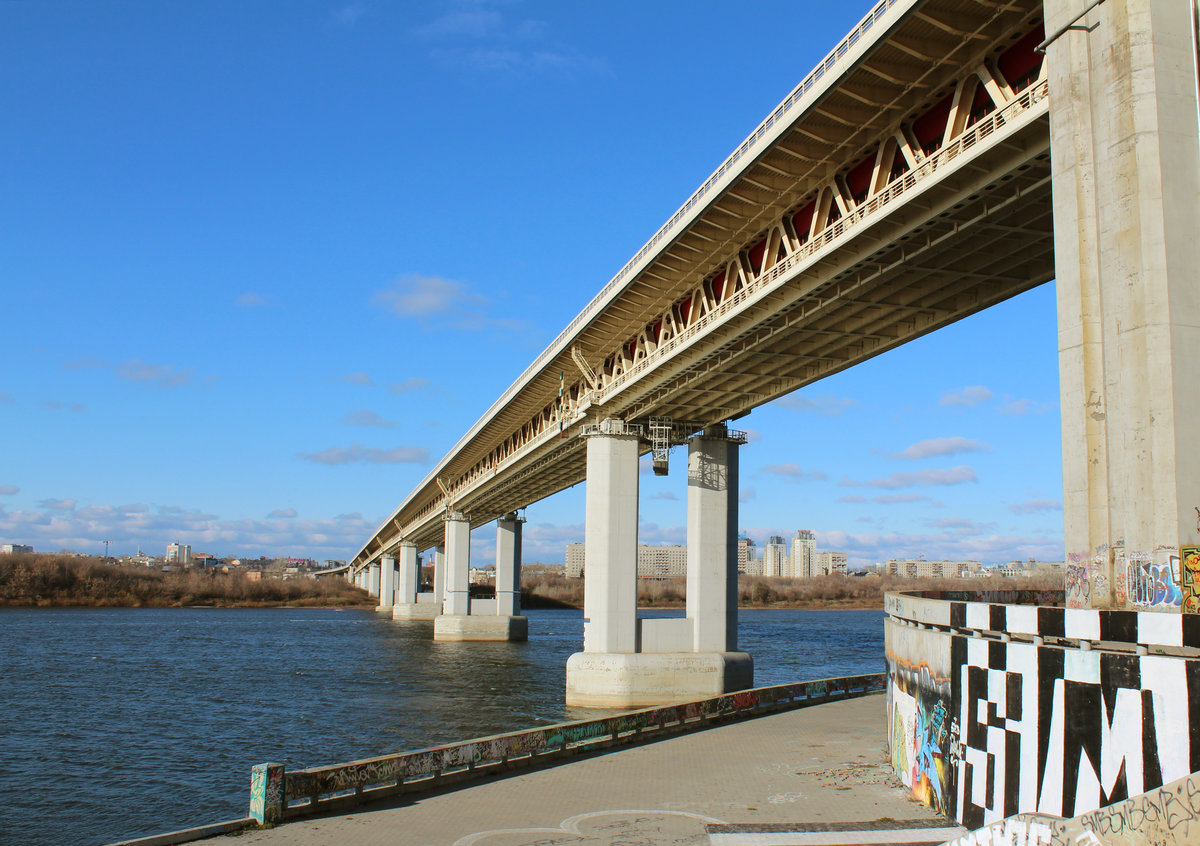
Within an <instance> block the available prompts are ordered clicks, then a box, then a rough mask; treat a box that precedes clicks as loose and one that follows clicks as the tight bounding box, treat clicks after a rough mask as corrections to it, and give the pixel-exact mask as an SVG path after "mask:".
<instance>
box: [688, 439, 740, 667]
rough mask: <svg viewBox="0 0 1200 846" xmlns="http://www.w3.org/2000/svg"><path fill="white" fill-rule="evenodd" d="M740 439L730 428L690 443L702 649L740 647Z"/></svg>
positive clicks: (696, 618) (692, 544) (693, 601)
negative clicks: (738, 541)
mask: <svg viewBox="0 0 1200 846" xmlns="http://www.w3.org/2000/svg"><path fill="white" fill-rule="evenodd" d="M737 493H738V442H737V441H736V440H734V439H731V438H729V436H728V433H727V432H726V429H725V427H724V426H711V427H709V428H708V429H706V430H705V431H704V434H703V435H697V436H696V437H694V438H692V439H691V440H690V441H688V496H687V616H688V618H689V619H690V620H691V621H692V624H693V626H694V627H695V628H694V632H695V635H694V637H695V640H694V643H695V647H694V649H695V651H696V652H734V651H736V650H737V530H738V499H737Z"/></svg>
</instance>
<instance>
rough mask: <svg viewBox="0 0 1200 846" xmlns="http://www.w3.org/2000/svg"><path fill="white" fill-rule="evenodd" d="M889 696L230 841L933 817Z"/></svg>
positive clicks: (622, 842) (494, 838) (562, 839)
mask: <svg viewBox="0 0 1200 846" xmlns="http://www.w3.org/2000/svg"><path fill="white" fill-rule="evenodd" d="M884 707H885V698H884V696H883V695H882V694H877V695H872V696H866V697H862V698H858V699H850V700H846V701H842V702H831V703H829V704H826V705H818V706H815V707H811V708H802V709H798V710H795V711H788V712H785V713H782V714H774V715H772V716H769V717H760V718H758V719H753V720H747V721H745V722H740V723H732V724H728V725H722V726H718V727H716V728H711V729H707V730H704V731H699V732H695V733H693V734H686V735H681V736H678V737H673V738H669V739H667V740H662V741H659V742H657V743H650V744H646V745H643V746H637V747H632V748H628V749H618V750H613V751H610V752H607V753H604V754H599V755H596V756H595V757H591V758H584V759H580V760H576V761H572V762H570V763H566V764H562V765H559V766H555V767H549V768H547V769H543V770H536V771H531V772H524V773H517V774H514V775H510V776H507V777H500V778H496V779H492V780H488V781H485V782H480V783H478V784H475V785H472V786H469V787H463V788H461V789H459V790H453V791H448V792H446V793H441V794H428V795H423V796H421V795H416V796H399V797H394V798H393V799H390V800H382V801H381V802H379V803H378V804H375V805H369V806H364V808H363V809H362V810H359V811H355V812H353V813H349V814H341V815H336V816H329V817H324V818H314V819H304V820H298V821H295V822H288V823H284V824H282V825H280V826H278V827H277V828H275V829H272V830H267V831H255V832H246V833H243V834H240V835H237V839H236V840H234V841H233V843H235V844H236V846H250V844H284V843H287V844H336V846H372V844H379V846H384V845H385V844H386V846H401V845H402V846H674V844H704V843H707V842H708V838H707V835H706V834H705V829H704V826H705V824H706V823H739V824H740V823H750V824H757V825H763V824H772V823H788V824H791V823H818V822H842V821H852V820H853V821H869V820H878V819H881V818H890V819H898V820H905V819H907V820H914V819H927V820H929V821H930V822H931V823H936V822H938V821H940V818H939V817H937V816H936V815H934V814H932V813H931V812H930V811H929V810H928V809H927V808H925V807H924V806H922V805H919V804H917V803H916V802H914V801H913V800H912V799H911V798H909V794H908V790H907V789H905V788H904V787H902V786H901V785H900V784H899V782H898V781H897V780H896V779H895V778H894V777H893V776H892V774H891V769H890V767H889V765H888V763H887V751H886V750H887V744H886V737H885V726H886V725H887V723H886V719H885V713H884ZM959 832H961V829H951V830H948V831H947V833H946V839H949V838H950V837H953V836H955V835H956V834H957V833H959ZM726 842H728V841H726ZM745 842H747V843H750V842H753V840H752V839H747V840H746V841H745Z"/></svg>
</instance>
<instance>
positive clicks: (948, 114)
mask: <svg viewBox="0 0 1200 846" xmlns="http://www.w3.org/2000/svg"><path fill="white" fill-rule="evenodd" d="M1040 14H1041V3H1040V0H1013V2H1006V3H1001V4H988V3H979V2H977V0H909V2H905V0H900V2H896V3H895V4H894V5H889V4H888V3H880V4H878V6H877V8H876V10H875V11H874V12H873V13H872V15H868V17H867V18H866V19H864V21H863V22H862V23H861V24H860V25H859V27H857V28H856V30H855V32H854V33H852V34H851V36H848V37H847V39H846V40H845V41H844V42H843V44H842V45H839V47H837V48H835V50H834V51H833V52H832V53H831V54H830V57H829V58H827V59H826V61H825V62H823V63H822V65H821V66H819V68H818V71H814V72H813V73H812V74H810V75H809V78H807V79H806V80H805V81H804V82H803V83H801V85H800V86H799V87H798V88H797V89H796V92H793V95H792V96H791V97H789V98H788V100H787V101H785V103H784V104H781V106H780V108H779V109H777V110H776V111H775V112H774V113H773V114H772V116H771V117H770V118H769V119H768V121H767V122H764V124H763V126H762V127H760V129H759V130H758V131H757V132H756V133H755V134H753V135H752V136H751V139H748V141H747V143H746V144H743V145H742V148H740V149H739V151H738V153H736V154H735V155H734V156H731V157H730V159H729V160H728V161H727V162H726V165H725V166H723V167H722V169H721V170H719V171H718V173H717V174H714V177H713V178H712V179H710V180H709V182H708V183H706V184H705V186H703V187H702V188H701V189H700V190H699V191H698V192H697V194H696V195H695V196H694V197H693V198H692V200H689V202H688V203H687V204H685V206H684V208H683V209H681V211H680V213H679V214H677V215H676V216H675V217H674V218H672V220H671V221H670V222H669V223H668V224H667V225H666V226H665V227H664V229H663V230H662V231H660V233H659V234H658V235H656V236H655V238H654V239H652V241H651V242H650V244H648V245H647V248H644V249H643V251H642V252H640V253H639V254H638V256H636V257H635V258H634V259H633V260H631V262H630V264H629V265H627V267H626V268H625V269H624V270H623V271H622V272H621V274H619V275H618V277H617V279H614V281H613V282H612V283H609V285H608V286H606V288H605V289H604V290H603V291H602V292H601V294H600V295H598V297H597V298H596V300H594V301H593V303H592V304H591V305H589V307H588V309H585V312H584V313H583V314H581V315H580V317H579V318H577V319H576V321H574V322H573V323H572V325H571V326H570V327H568V329H567V330H564V334H563V335H562V336H560V338H559V339H558V340H557V341H556V342H555V343H554V344H552V345H551V348H549V349H548V350H547V351H546V353H543V355H542V356H540V357H539V359H538V360H537V361H536V362H535V363H534V365H531V369H530V370H529V371H527V373H526V374H524V375H523V376H522V377H521V378H520V379H518V381H517V382H516V383H514V385H513V387H512V388H510V389H509V390H508V391H507V392H506V393H505V395H504V396H502V397H501V399H500V400H498V401H497V403H496V404H495V405H494V406H493V408H492V409H490V410H489V411H488V413H487V414H485V416H484V418H482V419H481V420H480V422H479V423H477V424H476V426H475V427H473V428H472V430H471V431H470V432H468V434H467V435H466V436H464V438H463V440H462V441H460V443H459V444H458V445H456V446H455V448H454V449H453V450H452V451H451V453H450V454H449V455H447V457H446V458H445V459H444V460H443V461H442V462H441V463H439V465H438V467H437V468H436V469H435V471H434V472H433V473H432V474H431V475H430V477H429V478H427V479H426V481H425V482H423V483H422V485H421V486H419V487H418V489H417V490H416V491H414V492H413V494H412V495H410V496H409V497H408V499H406V501H405V502H404V503H403V504H402V505H401V506H400V507H399V508H398V509H397V510H396V512H395V513H394V514H393V516H392V517H391V518H390V520H389V521H388V522H387V523H386V524H385V525H384V526H383V527H381V528H380V530H379V531H378V532H377V533H376V535H375V537H374V538H372V540H371V541H369V542H368V543H367V544H366V545H365V546H364V547H363V549H362V550H361V551H360V552H359V554H358V556H357V557H356V559H355V560H356V564H357V565H359V566H361V565H362V564H363V563H364V562H366V561H367V560H370V559H371V558H373V557H376V556H378V555H379V554H380V553H381V552H383V551H384V550H385V549H389V548H393V547H394V546H395V545H396V544H398V543H399V541H400V540H401V539H403V540H405V541H412V542H415V543H416V544H417V545H418V546H419V547H420V548H427V547H429V546H432V545H434V544H436V543H438V542H440V541H441V539H442V535H443V526H442V519H441V518H442V514H443V513H444V512H445V511H446V509H447V508H451V507H452V508H453V509H455V510H457V511H460V512H462V513H464V514H466V515H468V518H469V520H470V522H471V524H472V525H473V526H478V525H481V524H483V523H486V522H488V521H490V520H494V519H496V518H498V517H500V516H501V515H504V514H507V513H509V512H511V511H514V510H516V509H519V508H523V507H525V506H527V505H529V504H531V503H533V502H536V501H538V500H540V499H542V498H544V497H546V496H549V495H551V494H553V493H556V492H558V491H560V490H563V489H565V488H567V487H570V486H572V485H574V484H577V483H579V482H581V481H583V480H584V478H585V452H586V450H585V446H584V443H583V442H582V441H581V440H580V439H578V438H577V437H575V435H576V433H577V432H578V430H579V426H580V425H581V424H584V423H588V422H595V421H598V420H601V419H604V418H621V419H624V420H626V421H629V422H639V421H644V419H645V418H648V417H650V416H659V415H661V416H669V417H672V418H675V419H679V420H688V421H695V422H697V423H699V424H710V423H715V422H718V421H721V420H726V419H729V418H733V417H737V416H739V415H741V414H744V413H746V412H748V411H750V410H751V409H753V408H755V407H757V406H759V405H762V404H764V403H767V402H770V401H771V400H773V399H776V398H778V397H780V396H783V395H785V394H787V393H789V392H791V391H794V390H796V389H798V388H802V387H804V386H806V385H809V384H812V383H813V382H815V381H817V380H819V379H821V378H823V377H825V376H828V375H831V374H833V373H836V372H838V371H840V370H843V369H845V368H847V367H850V366H852V365H854V364H857V363H859V362H862V361H864V360H866V359H868V358H871V357H872V356H875V355H878V354H880V353H882V352H885V351H886V350H888V349H891V348H894V347H896V346H899V345H900V344H903V343H905V342H906V341H909V340H912V339H913V338H917V337H919V336H921V335H923V334H925V333H927V332H930V331H933V330H935V329H938V328H940V327H942V326H946V325H948V324H950V323H953V322H954V321H956V320H959V319H961V318H963V317H966V316H968V315H970V314H973V313H975V312H977V311H979V310H981V309H984V308H987V307H988V306H991V305H994V304H996V303H998V302H1001V301H1003V300H1004V299H1006V298H1008V297H1011V296H1014V295H1015V294H1018V293H1020V292H1022V291H1025V290H1027V289H1029V288H1031V287H1033V286H1036V285H1038V284H1040V283H1043V282H1046V281H1048V280H1049V279H1051V278H1053V275H1054V271H1053V267H1054V256H1053V236H1052V218H1051V205H1052V204H1051V197H1050V156H1049V136H1050V133H1049V127H1048V117H1047V115H1048V111H1049V110H1048V104H1047V100H1046V87H1045V83H1044V82H1043V81H1041V80H1042V79H1044V70H1043V71H1042V74H1041V76H1039V72H1038V68H1039V67H1040V58H1038V59H1036V60H1035V59H1033V58H1032V55H1033V51H1032V46H1033V45H1034V44H1036V42H1037V40H1038V39H1039V38H1040V37H1041V34H1042V33H1041V18H1040ZM1014 55H1015V56H1017V59H1018V61H1017V65H1016V66H1014V65H1013V62H1012V61H1011V59H1012V57H1013V56H1014ZM1021 57H1024V58H1023V59H1022V58H1021ZM1022 61H1023V62H1025V65H1021V64H1020V63H1021V62H1022ZM1014 67H1016V70H1012V69H1013V68H1014ZM831 68H832V70H831ZM1010 70H1011V71H1012V72H1009V71H1010ZM1018 74H1024V77H1023V78H1022V79H1020V80H1019V81H1018V79H1017V76H1018ZM1035 78H1036V79H1037V80H1038V81H1035V82H1032V83H1031V80H1034V79H1035ZM814 82H815V83H816V84H812V85H811V87H810V83H814ZM810 91H811V93H810ZM793 102H794V103H795V108H794V109H792V111H791V113H788V112H787V109H789V108H792V104H793ZM988 115H990V117H988ZM931 120H933V121H934V122H936V124H937V125H936V127H935V129H934V130H933V131H932V133H930V132H929V131H928V130H929V127H930V121H931ZM972 127H974V129H972ZM923 133H924V134H923ZM752 141H754V143H755V144H757V146H756V147H755V146H754V144H752V143H751V142H752ZM954 145H958V147H957V149H956V150H951V149H950V148H951V147H953V146H954ZM948 154H949V155H948ZM871 163H873V168H872V164H871ZM726 168H728V169H729V174H727V175H724V176H722V175H721V174H722V172H723V171H725V170H726ZM935 171H936V174H935ZM864 175H865V178H866V180H867V183H869V184H867V183H863V184H862V185H861V188H862V190H861V193H860V191H859V188H860V186H859V184H857V183H856V180H860V181H861V179H862V178H863V177H864ZM710 185H711V186H712V188H711V190H710V189H709V186H710ZM706 192H707V193H706ZM700 198H703V201H702V202H701V201H699V200H700ZM806 213H808V214H809V215H810V218H811V220H810V219H809V218H804V220H803V221H802V220H801V218H802V217H803V216H804V215H805V214H806ZM667 233H669V235H668V236H667V237H664V235H666V234H667ZM652 245H653V248H651V246H652ZM618 280H619V284H618ZM685 303H686V304H687V308H686V309H682V308H681V305H683V304H685ZM701 309H703V319H699V318H697V315H698V314H700V313H701ZM668 325H669V328H668Z"/></svg>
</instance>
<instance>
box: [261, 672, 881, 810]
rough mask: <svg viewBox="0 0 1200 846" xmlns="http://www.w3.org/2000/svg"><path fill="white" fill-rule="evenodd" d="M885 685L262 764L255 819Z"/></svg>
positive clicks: (820, 683)
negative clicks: (335, 758) (318, 762)
mask: <svg viewBox="0 0 1200 846" xmlns="http://www.w3.org/2000/svg"><path fill="white" fill-rule="evenodd" d="M886 681H887V675H886V674H885V673H871V674H866V675H858V676H843V677H840V678H831V679H819V680H816V681H808V682H798V683H795V684H785V685H775V686H772V687H760V688H754V689H751V690H743V691H738V692H736V693H729V694H725V695H723V696H717V697H713V698H711V699H703V700H699V701H696V702H684V703H679V704H675V705H663V706H658V707H653V708H645V709H642V710H639V711H631V712H627V713H624V714H619V715H616V716H610V717H600V718H597V719H593V720H579V721H574V722H567V723H557V724H555V725H551V726H544V727H541V728H536V729H529V730H526V731H516V732H509V733H507V734H498V735H494V736H491V737H482V738H475V739H473V740H465V741H461V742H459V743H450V744H446V745H443V746H434V747H430V748H427V749H419V750H417V751H415V752H403V753H399V754H395V755H383V756H380V757H376V758H367V759H364V760H360V761H350V762H347V763H342V764H334V765H332V766H327V767H313V768H309V769H304V770H298V771H296V772H287V771H286V768H285V766H284V765H283V764H276V763H268V764H258V765H256V766H255V767H253V769H252V771H251V787H250V817H251V818H252V819H253V820H254V821H256V822H258V823H260V824H263V823H275V822H281V821H283V820H286V819H291V818H295V817H300V816H307V815H309V814H313V813H318V812H324V811H329V810H333V809H335V808H344V807H348V806H353V805H358V804H361V803H363V802H367V801H371V800H374V799H378V798H382V797H384V796H389V795H393V794H396V793H401V792H406V791H415V790H421V789H423V788H426V787H432V786H434V785H435V784H439V785H440V784H445V783H446V782H445V781H444V780H443V779H445V778H447V777H452V778H453V779H454V780H455V781H463V780H467V779H471V778H476V777H480V776H482V775H484V774H491V773H494V772H496V771H497V770H507V769H517V768H525V767H532V766H539V765H542V764H545V763H547V762H549V761H552V760H554V759H555V758H561V757H571V756H573V755H577V754H586V753H588V752H591V751H594V750H596V749H601V748H606V747H610V746H614V745H622V744H625V743H636V742H640V741H641V740H643V739H645V738H646V735H647V733H650V732H653V733H655V734H659V733H661V734H663V735H666V734H677V733H682V732H687V731H692V730H695V729H700V728H704V727H705V726H707V725H708V723H709V721H711V720H715V719H722V720H729V719H733V720H736V719H747V718H750V717H756V716H761V715H763V714H767V713H772V712H775V711H784V710H791V709H794V708H804V707H807V706H809V705H817V704H821V703H824V702H830V701H835V700H838V699H849V698H854V697H858V696H864V695H866V694H869V693H875V692H879V691H883V690H884V689H885V686H886Z"/></svg>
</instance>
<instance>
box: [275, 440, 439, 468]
mask: <svg viewBox="0 0 1200 846" xmlns="http://www.w3.org/2000/svg"><path fill="white" fill-rule="evenodd" d="M299 456H300V458H303V459H304V460H305V461H313V462H316V463H317V464H330V465H336V464H358V463H362V464H423V463H425V462H426V461H428V460H429V450H427V449H426V448H425V447H416V446H400V447H395V448H394V449H379V448H378V447H365V446H363V445H362V444H352V445H351V446H348V447H331V448H329V449H326V450H322V451H320V452H302V453H300V454H299Z"/></svg>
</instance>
